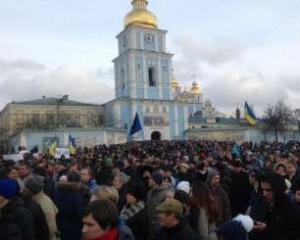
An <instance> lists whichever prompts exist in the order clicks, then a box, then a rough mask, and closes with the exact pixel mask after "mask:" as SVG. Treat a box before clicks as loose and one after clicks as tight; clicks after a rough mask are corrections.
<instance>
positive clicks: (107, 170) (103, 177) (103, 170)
mask: <svg viewBox="0 0 300 240" xmlns="http://www.w3.org/2000/svg"><path fill="white" fill-rule="evenodd" d="M99 162H100V163H99V166H98V167H97V168H96V171H95V178H96V181H97V184H99V185H100V186H101V185H110V184H111V177H112V175H113V174H112V169H111V164H112V160H111V158H110V157H106V158H105V159H99Z"/></svg>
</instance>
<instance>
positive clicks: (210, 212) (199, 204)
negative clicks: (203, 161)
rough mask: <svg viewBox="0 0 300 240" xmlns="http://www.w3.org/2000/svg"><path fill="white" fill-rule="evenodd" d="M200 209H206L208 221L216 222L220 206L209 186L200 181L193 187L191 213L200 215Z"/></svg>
mask: <svg viewBox="0 0 300 240" xmlns="http://www.w3.org/2000/svg"><path fill="white" fill-rule="evenodd" d="M200 208H204V209H205V211H206V214H207V218H208V220H209V221H210V222H211V221H214V220H215V219H216V216H217V213H218V205H217V202H216V200H215V198H214V197H213V195H212V193H211V191H210V189H209V188H208V186H207V185H206V184H205V183H203V182H200V181H196V182H194V183H193V185H192V197H191V211H196V212H197V213H199V210H200Z"/></svg>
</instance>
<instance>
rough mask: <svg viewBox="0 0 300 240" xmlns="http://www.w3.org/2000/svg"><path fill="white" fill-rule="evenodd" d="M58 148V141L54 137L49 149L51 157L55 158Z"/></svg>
mask: <svg viewBox="0 0 300 240" xmlns="http://www.w3.org/2000/svg"><path fill="white" fill-rule="evenodd" d="M56 147H57V140H56V137H54V138H53V139H52V141H51V143H50V145H49V147H48V152H49V154H50V155H51V156H53V157H54V156H55V149H56Z"/></svg>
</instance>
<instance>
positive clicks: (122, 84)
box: [105, 0, 189, 140]
mask: <svg viewBox="0 0 300 240" xmlns="http://www.w3.org/2000/svg"><path fill="white" fill-rule="evenodd" d="M132 6H133V9H132V10H131V11H130V12H129V13H128V14H127V15H126V16H125V18H124V29H123V30H122V31H121V32H120V33H119V34H118V35H117V39H118V49H119V55H118V56H117V57H116V58H115V59H114V60H113V62H114V73H115V96H116V98H115V99H114V100H113V101H111V102H109V103H107V104H105V109H106V114H105V115H106V122H107V125H108V126H109V127H116V128H123V129H127V130H128V132H129V129H130V126H131V124H132V122H133V119H134V117H135V115H136V113H137V114H138V116H139V119H140V123H141V126H142V131H140V132H138V133H136V134H135V135H134V136H133V139H134V140H151V139H155V140H160V139H166V140H170V139H183V138H184V131H185V130H186V129H188V109H189V105H188V104H187V103H185V102H183V101H178V100H176V99H175V98H174V94H173V92H172V56H173V54H170V53H168V52H167V51H166V34H167V31H166V30H162V29H158V28H157V20H156V17H155V16H154V15H153V14H152V13H151V12H150V11H148V9H147V1H144V0H134V1H132Z"/></svg>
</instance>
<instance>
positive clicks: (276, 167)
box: [273, 162, 286, 177]
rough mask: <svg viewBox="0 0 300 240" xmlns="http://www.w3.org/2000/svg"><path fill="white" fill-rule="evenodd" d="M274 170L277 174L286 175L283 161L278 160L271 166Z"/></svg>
mask: <svg viewBox="0 0 300 240" xmlns="http://www.w3.org/2000/svg"><path fill="white" fill-rule="evenodd" d="M273 170H274V172H275V173H277V174H279V175H280V176H283V177H285V176H286V172H285V171H286V165H285V163H282V162H278V163H276V164H275V165H274V168H273Z"/></svg>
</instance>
